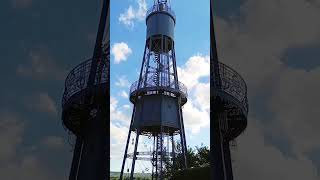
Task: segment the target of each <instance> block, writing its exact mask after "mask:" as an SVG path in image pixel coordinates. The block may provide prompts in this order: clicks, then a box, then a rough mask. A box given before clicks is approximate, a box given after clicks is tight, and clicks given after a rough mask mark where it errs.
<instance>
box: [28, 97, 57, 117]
mask: <svg viewBox="0 0 320 180" xmlns="http://www.w3.org/2000/svg"><path fill="white" fill-rule="evenodd" d="M30 102H31V103H30ZM27 106H29V107H30V108H31V109H35V110H37V111H41V112H46V113H49V114H53V115H57V113H58V110H57V107H56V103H55V102H54V100H53V99H52V98H51V97H50V96H49V95H48V93H39V94H38V95H35V96H33V98H32V100H31V99H28V104H27Z"/></svg>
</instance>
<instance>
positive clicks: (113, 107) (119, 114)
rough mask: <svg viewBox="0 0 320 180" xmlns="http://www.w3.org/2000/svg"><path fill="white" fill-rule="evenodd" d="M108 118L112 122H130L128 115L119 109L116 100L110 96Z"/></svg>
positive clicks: (127, 123)
mask: <svg viewBox="0 0 320 180" xmlns="http://www.w3.org/2000/svg"><path fill="white" fill-rule="evenodd" d="M110 120H111V121H114V122H115V121H119V122H122V123H124V124H125V125H129V123H130V116H128V115H127V114H125V113H124V112H123V111H121V109H120V108H119V107H118V100H117V99H116V98H114V97H112V96H111V97H110Z"/></svg>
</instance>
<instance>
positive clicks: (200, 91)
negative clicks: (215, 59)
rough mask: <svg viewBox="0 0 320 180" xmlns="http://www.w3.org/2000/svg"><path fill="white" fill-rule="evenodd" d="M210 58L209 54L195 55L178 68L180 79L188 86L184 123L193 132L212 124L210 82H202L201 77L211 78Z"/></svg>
mask: <svg viewBox="0 0 320 180" xmlns="http://www.w3.org/2000/svg"><path fill="white" fill-rule="evenodd" d="M209 60H210V57H209V56H202V55H195V56H192V57H190V58H189V59H188V60H187V61H186V63H185V64H184V65H183V66H182V67H178V68H177V71H178V76H179V81H181V82H182V83H184V84H185V85H186V86H187V88H188V96H189V97H188V102H187V103H186V104H185V105H184V107H183V117H184V123H185V127H186V129H190V130H191V132H192V133H193V134H196V133H198V132H199V131H200V129H201V128H204V127H209V125H210V117H209V116H210V114H209V113H210V83H209V82H207V83H203V82H200V79H201V78H205V77H207V78H208V79H209V74H210V61H209ZM207 81H209V80H207Z"/></svg>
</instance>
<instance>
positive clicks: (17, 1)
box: [11, 0, 33, 8]
mask: <svg viewBox="0 0 320 180" xmlns="http://www.w3.org/2000/svg"><path fill="white" fill-rule="evenodd" d="M32 3H33V0H11V5H12V7H13V8H28V7H30V6H31V5H32Z"/></svg>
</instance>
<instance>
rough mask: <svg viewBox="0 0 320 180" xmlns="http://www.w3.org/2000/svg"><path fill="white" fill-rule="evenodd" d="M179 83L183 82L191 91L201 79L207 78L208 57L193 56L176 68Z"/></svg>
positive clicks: (208, 71) (208, 69)
mask: <svg viewBox="0 0 320 180" xmlns="http://www.w3.org/2000/svg"><path fill="white" fill-rule="evenodd" d="M177 71H178V76H179V81H181V82H183V83H184V84H185V85H186V86H187V88H188V89H193V88H194V86H195V85H197V84H198V83H199V79H200V78H202V77H209V74H210V57H209V56H202V55H195V56H192V57H190V58H189V59H188V60H187V62H186V63H185V64H184V65H183V66H182V67H178V68H177Z"/></svg>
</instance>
